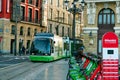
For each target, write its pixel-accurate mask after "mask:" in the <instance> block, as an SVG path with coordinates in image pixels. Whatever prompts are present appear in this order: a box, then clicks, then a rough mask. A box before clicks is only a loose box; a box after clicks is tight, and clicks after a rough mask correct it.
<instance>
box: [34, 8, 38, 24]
mask: <svg viewBox="0 0 120 80" xmlns="http://www.w3.org/2000/svg"><path fill="white" fill-rule="evenodd" d="M38 22H39V21H38V11H37V10H36V11H35V23H38Z"/></svg>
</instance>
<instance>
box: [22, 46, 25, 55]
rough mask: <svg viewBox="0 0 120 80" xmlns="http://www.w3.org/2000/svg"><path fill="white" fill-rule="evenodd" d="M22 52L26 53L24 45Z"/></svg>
mask: <svg viewBox="0 0 120 80" xmlns="http://www.w3.org/2000/svg"><path fill="white" fill-rule="evenodd" d="M22 54H23V55H24V54H25V47H24V46H22Z"/></svg>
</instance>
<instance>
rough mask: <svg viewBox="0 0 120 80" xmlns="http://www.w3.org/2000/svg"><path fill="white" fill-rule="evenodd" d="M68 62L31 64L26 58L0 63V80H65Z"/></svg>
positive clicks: (9, 59) (8, 59)
mask: <svg viewBox="0 0 120 80" xmlns="http://www.w3.org/2000/svg"><path fill="white" fill-rule="evenodd" d="M67 72H68V61H65V60H59V61H55V62H51V63H43V62H31V61H29V60H28V59H27V58H24V59H22V58H21V59H15V58H14V59H12V58H7V59H6V60H4V61H0V80H66V75H67Z"/></svg>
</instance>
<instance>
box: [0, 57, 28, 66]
mask: <svg viewBox="0 0 120 80" xmlns="http://www.w3.org/2000/svg"><path fill="white" fill-rule="evenodd" d="M26 61H29V59H28V57H23V56H0V68H4V67H7V66H11V65H14V64H19V63H21V62H26Z"/></svg>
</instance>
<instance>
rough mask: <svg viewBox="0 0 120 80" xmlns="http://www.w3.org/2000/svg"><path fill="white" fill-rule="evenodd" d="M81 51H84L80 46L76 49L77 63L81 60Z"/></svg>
mask: <svg viewBox="0 0 120 80" xmlns="http://www.w3.org/2000/svg"><path fill="white" fill-rule="evenodd" d="M83 51H84V47H83V46H81V47H80V48H79V49H78V51H77V55H76V60H77V61H78V60H80V59H82V55H83Z"/></svg>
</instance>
